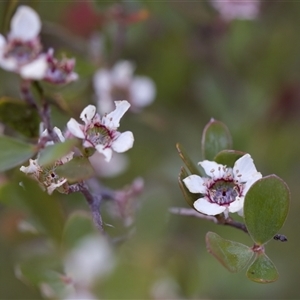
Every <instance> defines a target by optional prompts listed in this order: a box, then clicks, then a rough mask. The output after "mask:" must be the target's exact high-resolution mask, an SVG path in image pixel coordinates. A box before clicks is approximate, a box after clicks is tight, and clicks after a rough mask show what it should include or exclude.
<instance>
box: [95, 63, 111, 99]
mask: <svg viewBox="0 0 300 300" xmlns="http://www.w3.org/2000/svg"><path fill="white" fill-rule="evenodd" d="M93 82H94V89H95V92H96V94H97V96H100V95H101V94H102V93H103V92H110V90H111V88H112V83H111V78H110V72H109V71H108V70H106V69H100V70H98V71H97V72H96V73H95V75H94V78H93Z"/></svg>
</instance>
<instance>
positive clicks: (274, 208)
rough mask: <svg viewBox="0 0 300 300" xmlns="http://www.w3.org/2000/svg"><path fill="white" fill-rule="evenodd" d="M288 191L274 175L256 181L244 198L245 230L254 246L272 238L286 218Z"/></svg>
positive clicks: (282, 182)
mask: <svg viewBox="0 0 300 300" xmlns="http://www.w3.org/2000/svg"><path fill="white" fill-rule="evenodd" d="M289 202H290V191H289V188H288V186H287V185H286V183H285V182H284V181H283V180H282V179H281V178H279V177H277V176H276V175H269V176H266V177H263V178H261V179H260V180H258V181H256V182H255V183H254V184H253V185H252V186H251V188H250V189H249V191H248V192H247V194H246V197H245V203H244V217H245V223H246V226H247V229H248V231H249V234H250V235H251V237H252V239H253V240H254V241H255V243H256V244H258V245H262V244H264V243H266V242H267V241H269V240H270V239H272V238H273V236H274V235H275V234H276V233H277V232H278V230H279V229H280V228H281V227H282V226H283V224H284V221H285V219H286V217H287V213H288V209H289Z"/></svg>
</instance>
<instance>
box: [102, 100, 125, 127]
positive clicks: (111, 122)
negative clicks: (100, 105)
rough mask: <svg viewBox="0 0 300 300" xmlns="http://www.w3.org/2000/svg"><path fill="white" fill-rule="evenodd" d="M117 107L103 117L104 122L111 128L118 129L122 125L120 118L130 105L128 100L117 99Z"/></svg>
mask: <svg viewBox="0 0 300 300" xmlns="http://www.w3.org/2000/svg"><path fill="white" fill-rule="evenodd" d="M115 105H116V109H115V110H114V111H112V112H111V113H109V114H108V115H106V116H104V117H103V118H102V123H103V125H105V126H106V127H108V128H110V129H117V128H118V127H119V126H120V120H121V118H122V117H123V115H124V114H125V113H126V111H127V110H128V109H129V107H130V103H129V102H128V101H126V100H123V101H115Z"/></svg>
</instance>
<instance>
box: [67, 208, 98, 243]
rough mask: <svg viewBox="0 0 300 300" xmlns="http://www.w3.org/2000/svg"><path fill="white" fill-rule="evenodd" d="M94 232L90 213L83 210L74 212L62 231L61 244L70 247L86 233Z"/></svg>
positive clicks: (94, 228) (86, 234)
mask: <svg viewBox="0 0 300 300" xmlns="http://www.w3.org/2000/svg"><path fill="white" fill-rule="evenodd" d="M94 233H96V227H95V225H94V224H93V221H92V219H91V215H90V214H88V213H86V212H83V211H76V212H74V213H73V214H72V215H71V216H70V217H69V218H68V220H67V222H66V225H65V228H64V232H63V239H62V241H63V245H64V246H65V247H66V248H67V249H71V248H73V247H75V246H76V244H77V243H78V242H79V241H80V240H81V239H82V238H85V237H86V236H88V235H91V234H94Z"/></svg>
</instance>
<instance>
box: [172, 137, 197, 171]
mask: <svg viewBox="0 0 300 300" xmlns="http://www.w3.org/2000/svg"><path fill="white" fill-rule="evenodd" d="M176 148H177V151H178V153H179V156H180V158H181V159H182V161H183V162H184V163H185V165H186V166H187V168H188V169H189V171H190V172H191V173H192V174H196V175H199V176H201V172H200V168H197V166H195V164H194V163H193V162H192V160H191V159H190V157H189V156H188V154H187V152H186V151H185V149H184V148H183V147H182V145H181V144H179V143H177V144H176Z"/></svg>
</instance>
